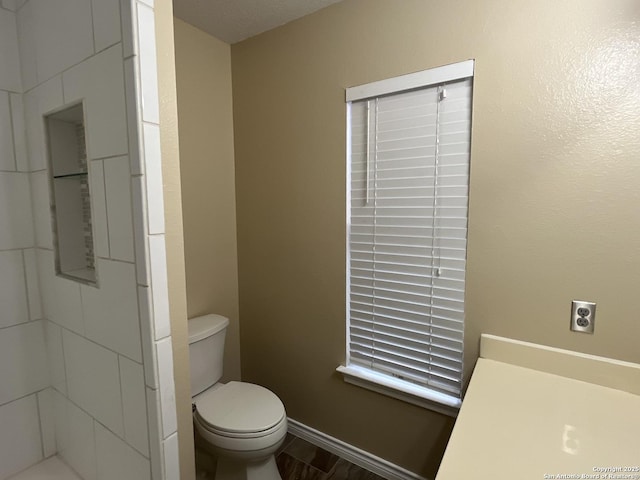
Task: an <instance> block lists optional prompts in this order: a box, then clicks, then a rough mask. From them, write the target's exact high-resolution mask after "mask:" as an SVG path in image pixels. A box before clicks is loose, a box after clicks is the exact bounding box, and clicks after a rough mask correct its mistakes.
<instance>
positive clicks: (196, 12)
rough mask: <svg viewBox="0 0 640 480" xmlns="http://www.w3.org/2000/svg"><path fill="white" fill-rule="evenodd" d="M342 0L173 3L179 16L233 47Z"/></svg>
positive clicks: (179, 0)
mask: <svg viewBox="0 0 640 480" xmlns="http://www.w3.org/2000/svg"><path fill="white" fill-rule="evenodd" d="M339 1H340V0H173V10H174V14H175V16H176V17H178V18H180V19H181V20H184V21H185V22H187V23H190V24H191V25H193V26H195V27H198V28H199V29H200V30H204V31H205V32H207V33H209V34H211V35H213V36H214V37H216V38H218V39H220V40H223V41H225V42H227V43H229V44H233V43H236V42H239V41H241V40H244V39H246V38H249V37H253V36H254V35H258V34H259V33H262V32H266V31H267V30H271V29H272V28H276V27H279V26H280V25H284V24H285V23H288V22H291V21H292V20H295V19H297V18H300V17H304V16H305V15H309V14H310V13H313V12H315V11H317V10H320V9H322V8H324V7H327V6H329V5H331V4H333V3H338V2H339Z"/></svg>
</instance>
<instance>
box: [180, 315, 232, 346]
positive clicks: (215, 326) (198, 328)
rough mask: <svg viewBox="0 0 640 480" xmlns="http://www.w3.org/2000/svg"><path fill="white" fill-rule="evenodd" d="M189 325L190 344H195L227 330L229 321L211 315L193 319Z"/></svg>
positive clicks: (220, 316)
mask: <svg viewBox="0 0 640 480" xmlns="http://www.w3.org/2000/svg"><path fill="white" fill-rule="evenodd" d="M187 323H188V325H189V327H188V328H189V343H195V342H198V341H200V340H203V339H205V338H207V337H210V336H211V335H214V334H216V333H218V332H219V331H220V330H222V329H224V328H227V326H228V325H229V319H228V318H227V317H223V316H222V315H217V314H215V313H210V314H208V315H202V316H200V317H194V318H191V319H189V322H187Z"/></svg>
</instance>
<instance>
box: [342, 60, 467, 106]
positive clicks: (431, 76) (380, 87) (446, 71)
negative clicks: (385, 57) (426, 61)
mask: <svg viewBox="0 0 640 480" xmlns="http://www.w3.org/2000/svg"><path fill="white" fill-rule="evenodd" d="M474 63H475V60H465V61H464V62H458V63H452V64H450V65H443V66H441V67H436V68H430V69H428V70H423V71H421V72H414V73H408V74H406V75H401V76H399V77H393V78H388V79H385V80H379V81H377V82H371V83H366V84H364V85H358V86H355V87H349V88H347V89H346V101H347V102H354V101H356V100H362V99H365V98H371V97H378V96H380V95H386V94H389V93H396V92H400V91H403V90H411V89H414V88H420V87H426V86H429V85H435V84H438V83H442V82H450V81H453V80H459V79H461V78H467V77H473V70H474Z"/></svg>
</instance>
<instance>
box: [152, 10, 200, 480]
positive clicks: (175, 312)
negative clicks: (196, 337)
mask: <svg viewBox="0 0 640 480" xmlns="http://www.w3.org/2000/svg"><path fill="white" fill-rule="evenodd" d="M155 21H156V45H157V52H158V93H159V97H160V142H161V148H162V176H163V183H164V209H165V240H166V244H167V274H168V282H169V306H170V315H171V340H172V344H173V371H174V379H175V388H176V405H177V407H176V408H177V415H178V442H179V453H180V479H181V480H194V479H195V461H194V450H193V423H192V417H191V389H190V386H189V385H190V384H189V381H190V377H189V350H188V344H187V302H186V294H185V273H184V242H183V238H182V231H183V228H182V202H181V198H180V149H179V142H178V114H177V104H176V71H175V59H174V40H173V3H172V0H156V2H155Z"/></svg>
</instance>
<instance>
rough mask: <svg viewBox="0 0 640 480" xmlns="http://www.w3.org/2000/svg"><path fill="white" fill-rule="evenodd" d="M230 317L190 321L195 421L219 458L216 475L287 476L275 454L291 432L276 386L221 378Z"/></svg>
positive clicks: (238, 479) (245, 479)
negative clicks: (278, 466) (227, 380)
mask: <svg viewBox="0 0 640 480" xmlns="http://www.w3.org/2000/svg"><path fill="white" fill-rule="evenodd" d="M228 325H229V320H228V319H227V318H225V317H223V316H220V315H213V314H211V315H203V316H201V317H195V318H192V319H190V320H189V357H190V360H191V398H192V401H193V405H194V408H193V424H194V427H195V429H196V431H197V433H198V435H199V439H198V440H199V444H200V445H199V446H200V447H201V448H204V449H205V450H208V451H209V452H210V453H212V454H213V455H215V456H216V457H217V467H216V480H281V477H280V474H279V473H278V468H277V466H276V461H275V457H274V453H275V452H276V450H277V449H278V448H279V447H280V445H282V442H283V441H284V438H285V436H286V434H287V415H286V413H285V410H284V405H283V404H282V402H281V401H280V399H279V398H278V397H277V396H276V395H275V394H274V393H273V392H271V391H270V390H267V389H266V388H264V387H261V386H259V385H254V384H252V383H244V382H229V383H227V384H223V383H218V381H219V380H220V378H221V377H222V358H223V353H224V340H225V335H226V329H227V326H228Z"/></svg>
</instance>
